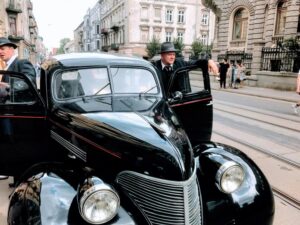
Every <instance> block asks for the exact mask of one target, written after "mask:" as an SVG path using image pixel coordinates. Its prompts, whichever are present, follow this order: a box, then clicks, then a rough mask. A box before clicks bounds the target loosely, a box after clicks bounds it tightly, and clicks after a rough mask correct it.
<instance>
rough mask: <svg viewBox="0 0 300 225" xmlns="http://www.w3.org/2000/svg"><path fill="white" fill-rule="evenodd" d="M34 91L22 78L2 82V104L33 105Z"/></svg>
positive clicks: (0, 86)
mask: <svg viewBox="0 0 300 225" xmlns="http://www.w3.org/2000/svg"><path fill="white" fill-rule="evenodd" d="M35 101H36V96H35V94H34V91H33V90H32V89H31V88H30V86H29V85H28V84H27V83H26V81H25V80H23V79H22V78H18V77H14V76H10V77H9V79H8V82H0V104H20V103H23V104H24V103H26V104H28V103H33V102H35Z"/></svg>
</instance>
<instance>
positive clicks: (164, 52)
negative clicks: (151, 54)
mask: <svg viewBox="0 0 300 225" xmlns="http://www.w3.org/2000/svg"><path fill="white" fill-rule="evenodd" d="M176 52H178V50H177V49H175V47H174V44H173V43H172V42H164V43H162V44H161V49H160V52H159V53H160V55H161V59H159V60H157V61H155V62H154V63H153V64H154V65H155V66H156V67H157V69H158V71H159V72H160V75H161V79H162V83H163V86H164V89H165V90H166V89H167V87H168V85H169V82H170V77H171V75H172V73H173V71H175V70H176V69H178V68H181V67H184V66H188V65H197V66H199V67H201V66H206V65H207V66H208V70H210V71H211V72H213V73H215V74H217V73H218V67H217V65H216V64H215V62H214V61H213V60H211V59H209V60H208V59H199V60H190V61H184V60H183V59H179V58H176ZM188 79H189V78H188V76H187V75H186V76H179V77H177V79H176V80H175V81H174V82H175V83H174V85H173V86H172V87H173V90H171V91H177V90H180V91H189V89H190V86H189V83H190V82H189V80H188ZM166 91H167V90H166Z"/></svg>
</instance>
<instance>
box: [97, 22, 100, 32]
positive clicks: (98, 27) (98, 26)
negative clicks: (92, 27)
mask: <svg viewBox="0 0 300 225" xmlns="http://www.w3.org/2000/svg"><path fill="white" fill-rule="evenodd" d="M96 34H100V25H99V24H97V25H96Z"/></svg>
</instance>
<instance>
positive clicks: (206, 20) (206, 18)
mask: <svg viewBox="0 0 300 225" xmlns="http://www.w3.org/2000/svg"><path fill="white" fill-rule="evenodd" d="M201 23H202V24H203V25H208V15H207V14H203V15H202V19H201Z"/></svg>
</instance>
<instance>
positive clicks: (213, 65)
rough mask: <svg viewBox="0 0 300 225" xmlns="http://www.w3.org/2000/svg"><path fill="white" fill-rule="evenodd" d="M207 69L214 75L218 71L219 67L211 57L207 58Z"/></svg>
mask: <svg viewBox="0 0 300 225" xmlns="http://www.w3.org/2000/svg"><path fill="white" fill-rule="evenodd" d="M208 71H209V72H210V73H212V74H214V75H217V74H218V73H219V68H218V66H217V64H216V63H215V62H214V61H213V60H212V59H210V60H208Z"/></svg>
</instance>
